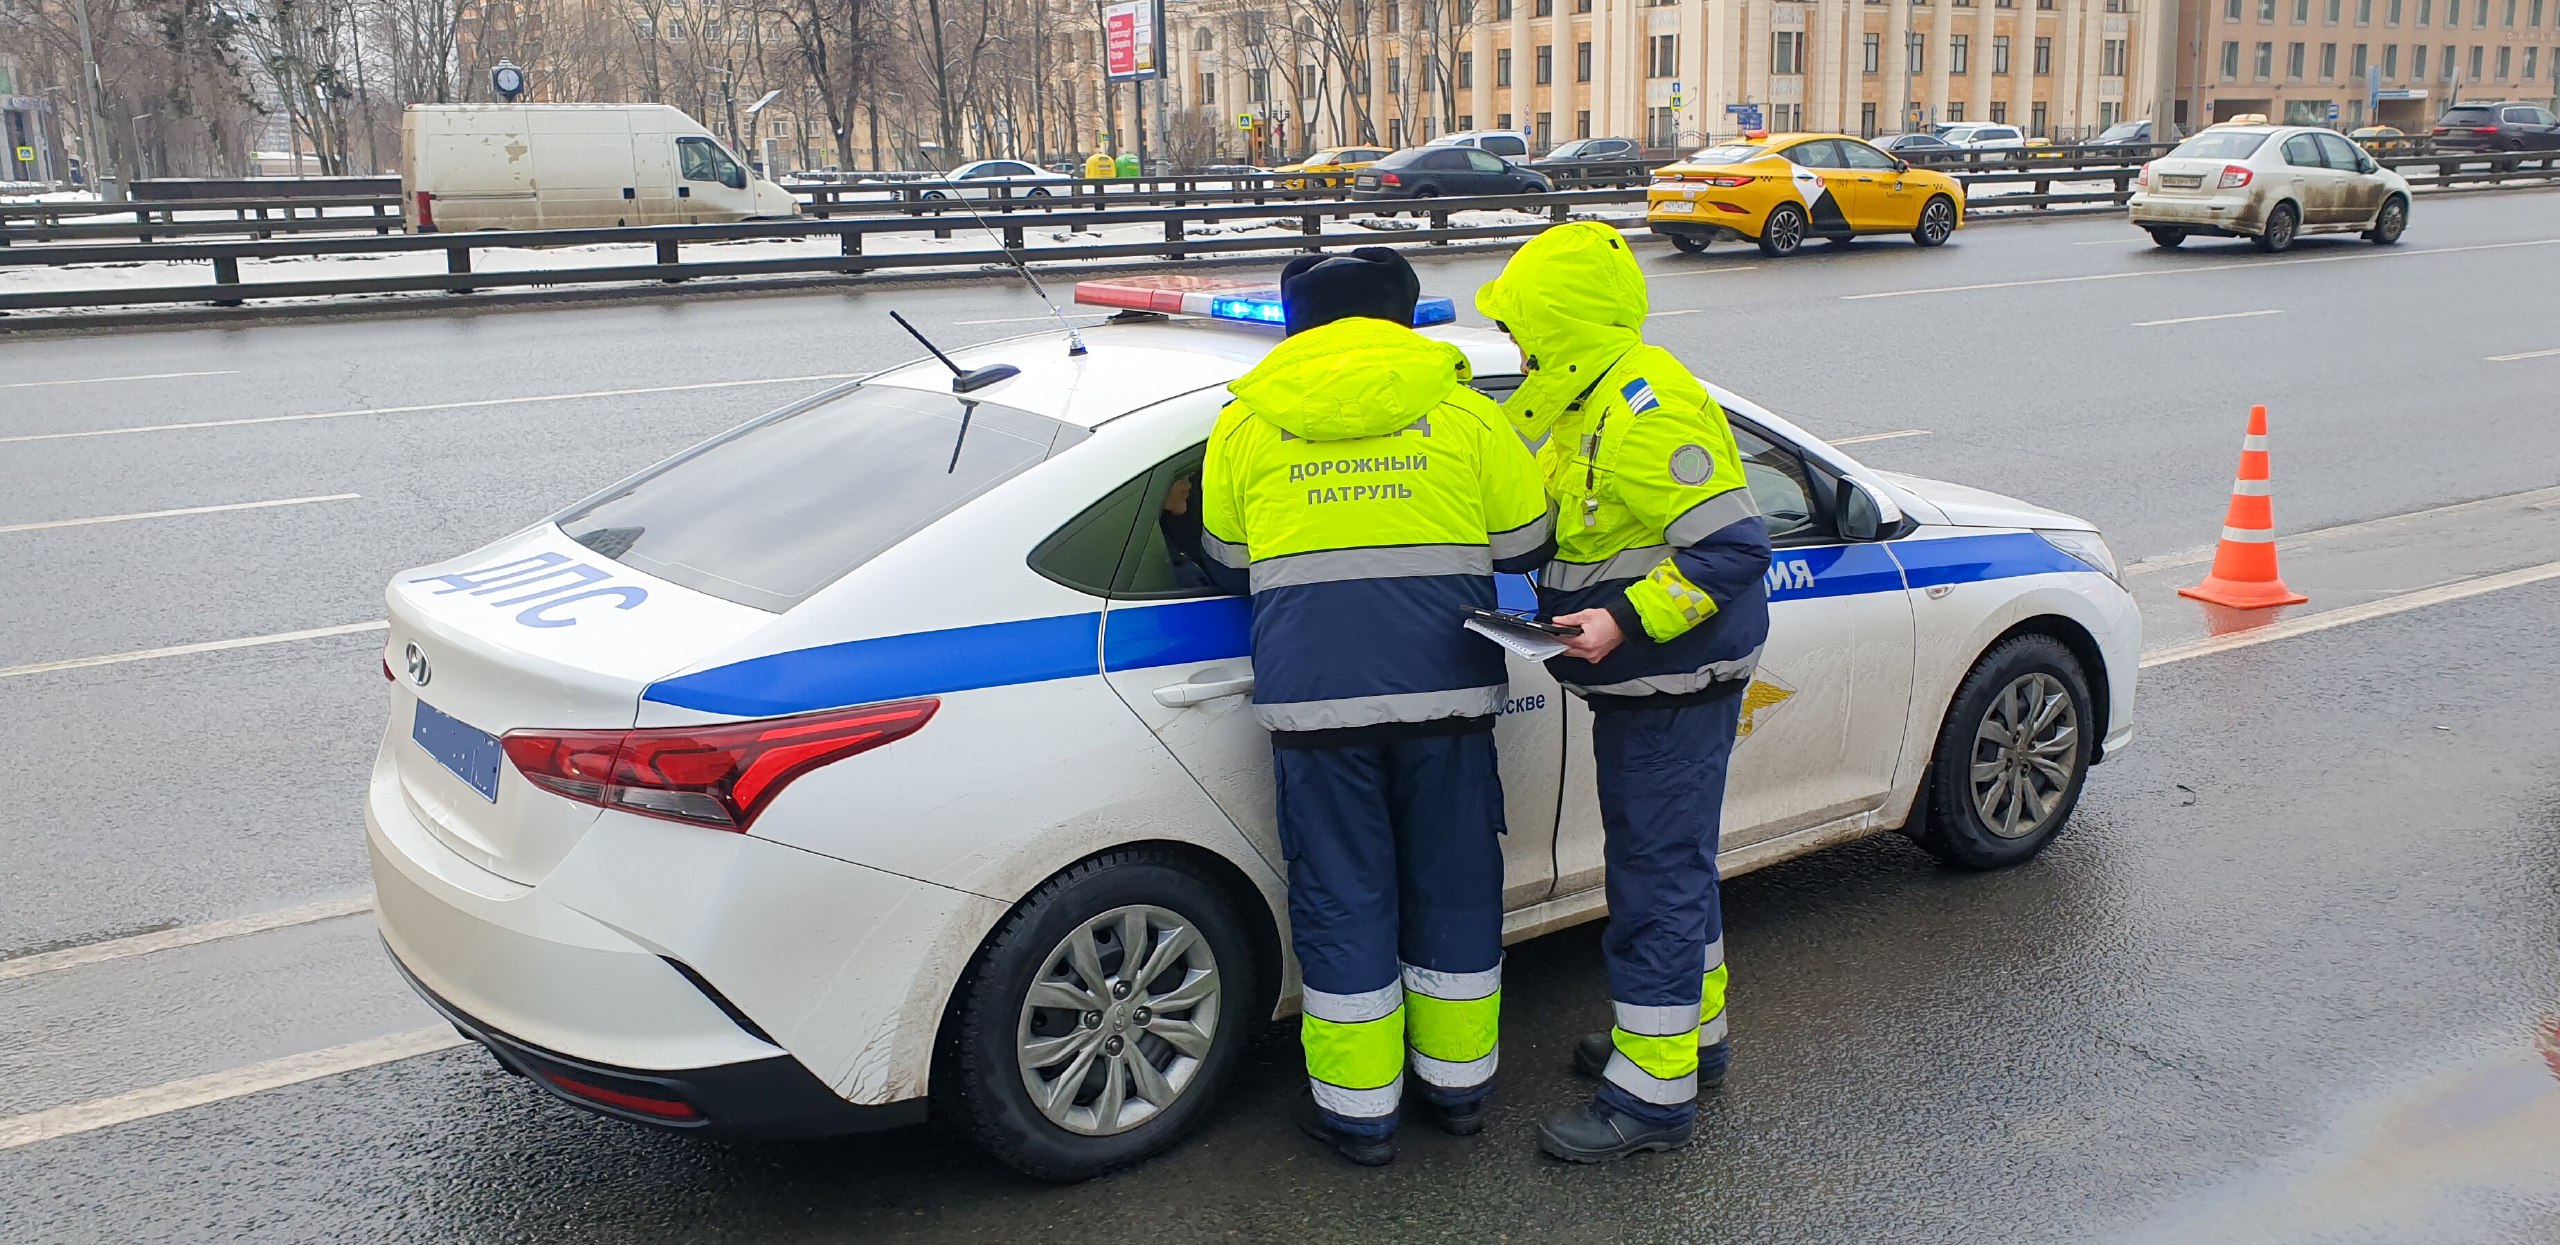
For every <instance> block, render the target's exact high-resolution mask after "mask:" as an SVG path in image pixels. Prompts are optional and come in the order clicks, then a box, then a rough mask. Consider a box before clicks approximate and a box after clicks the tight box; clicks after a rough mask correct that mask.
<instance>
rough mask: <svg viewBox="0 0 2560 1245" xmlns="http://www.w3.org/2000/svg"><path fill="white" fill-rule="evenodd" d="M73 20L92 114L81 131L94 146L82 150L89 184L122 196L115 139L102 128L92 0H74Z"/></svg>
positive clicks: (102, 193)
mask: <svg viewBox="0 0 2560 1245" xmlns="http://www.w3.org/2000/svg"><path fill="white" fill-rule="evenodd" d="M71 20H72V22H73V23H74V24H75V25H77V26H78V27H79V28H80V69H81V74H80V98H81V99H82V100H83V101H85V106H86V110H87V112H88V114H89V115H88V117H87V118H86V119H85V120H84V121H83V122H82V124H81V126H80V131H81V134H82V135H83V136H84V137H85V138H87V139H88V140H89V141H88V142H87V143H85V144H84V145H85V146H88V147H90V148H93V150H90V151H86V152H83V153H81V154H83V155H85V156H87V157H88V160H89V184H90V185H91V186H93V187H95V188H96V189H97V191H98V196H99V197H100V198H103V199H108V200H117V199H122V198H123V197H124V192H123V185H124V183H123V181H122V179H120V178H118V177H117V176H116V159H115V154H114V148H115V143H114V142H113V141H111V140H108V139H106V138H104V136H102V135H101V134H100V133H99V131H98V127H99V125H101V124H102V123H104V121H105V120H106V112H105V110H104V109H101V108H100V107H98V51H97V48H96V46H95V45H94V44H92V43H91V42H90V39H89V0H72V3H71Z"/></svg>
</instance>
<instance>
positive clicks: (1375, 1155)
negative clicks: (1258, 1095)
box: [1298, 1102, 1396, 1167]
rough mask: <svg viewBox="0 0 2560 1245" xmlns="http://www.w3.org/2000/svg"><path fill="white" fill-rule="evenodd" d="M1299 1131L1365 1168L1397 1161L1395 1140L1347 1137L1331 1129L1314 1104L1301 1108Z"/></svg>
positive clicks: (1346, 1134) (1344, 1133) (1355, 1135)
mask: <svg viewBox="0 0 2560 1245" xmlns="http://www.w3.org/2000/svg"><path fill="white" fill-rule="evenodd" d="M1298 1131H1299V1132H1302V1133H1305V1134H1306V1135H1308V1136H1310V1137H1313V1138H1315V1139H1316V1140H1318V1141H1321V1142H1323V1143H1324V1144H1326V1145H1327V1146H1330V1147H1332V1148H1333V1152H1334V1153H1336V1154H1339V1155H1341V1156H1342V1157H1344V1158H1346V1159H1349V1160H1351V1161H1352V1162H1354V1163H1357V1164H1359V1165H1360V1166H1362V1167H1384V1166H1386V1165H1387V1164H1389V1163H1392V1162H1394V1161H1396V1142H1395V1138H1393V1137H1364V1136H1361V1135H1360V1134H1358V1133H1347V1132H1344V1131H1342V1130H1341V1129H1339V1128H1336V1127H1334V1126H1333V1125H1332V1123H1331V1122H1329V1121H1327V1120H1326V1119H1325V1118H1324V1113H1323V1112H1322V1111H1319V1110H1317V1109H1316V1105H1315V1104H1314V1103H1312V1102H1310V1103H1307V1104H1305V1105H1303V1106H1302V1107H1300V1108H1299V1111H1298Z"/></svg>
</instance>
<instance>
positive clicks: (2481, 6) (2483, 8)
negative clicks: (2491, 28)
mask: <svg viewBox="0 0 2560 1245" xmlns="http://www.w3.org/2000/svg"><path fill="white" fill-rule="evenodd" d="M2471 24H2472V25H2474V26H2486V25H2488V24H2489V0H2479V3H2477V4H2474V5H2472V6H2471Z"/></svg>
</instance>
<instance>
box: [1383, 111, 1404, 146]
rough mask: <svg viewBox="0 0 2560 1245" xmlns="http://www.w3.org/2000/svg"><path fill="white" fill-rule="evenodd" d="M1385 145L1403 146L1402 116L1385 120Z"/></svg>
mask: <svg viewBox="0 0 2560 1245" xmlns="http://www.w3.org/2000/svg"><path fill="white" fill-rule="evenodd" d="M1387 145H1388V146H1390V147H1402V146H1404V118H1402V117H1395V118H1392V119H1390V120H1389V121H1388V122H1387Z"/></svg>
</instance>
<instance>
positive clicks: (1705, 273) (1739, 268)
mask: <svg viewBox="0 0 2560 1245" xmlns="http://www.w3.org/2000/svg"><path fill="white" fill-rule="evenodd" d="M1759 267H1760V265H1758V264H1727V265H1725V266H1724V267H1722V268H1684V269H1682V270H1680V271H1679V272H1647V273H1645V274H1644V275H1645V276H1646V277H1647V278H1648V279H1651V280H1656V281H1659V280H1661V279H1662V278H1664V277H1712V276H1718V275H1721V274H1723V273H1728V272H1751V271H1754V270H1756V269H1758V268H1759Z"/></svg>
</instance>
